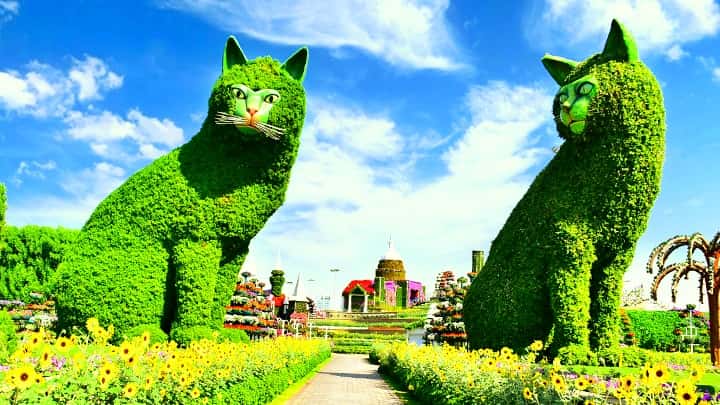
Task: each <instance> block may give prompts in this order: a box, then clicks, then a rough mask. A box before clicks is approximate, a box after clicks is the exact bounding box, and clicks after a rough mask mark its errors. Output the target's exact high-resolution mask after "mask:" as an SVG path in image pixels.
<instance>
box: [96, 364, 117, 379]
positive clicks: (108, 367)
mask: <svg viewBox="0 0 720 405" xmlns="http://www.w3.org/2000/svg"><path fill="white" fill-rule="evenodd" d="M117 374H118V368H117V366H116V365H115V364H113V363H105V364H103V365H102V367H100V376H99V377H106V378H107V379H108V382H109V381H111V380H112V379H114V378H115V376H116V375H117Z"/></svg>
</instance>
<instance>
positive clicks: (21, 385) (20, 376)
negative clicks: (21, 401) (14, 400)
mask: <svg viewBox="0 0 720 405" xmlns="http://www.w3.org/2000/svg"><path fill="white" fill-rule="evenodd" d="M13 373H14V378H13V380H14V381H13V385H14V386H15V387H16V388H18V389H20V390H24V389H27V388H29V387H31V386H32V385H33V384H35V376H36V375H37V374H36V373H35V370H34V369H33V368H32V366H30V365H24V366H20V367H18V368H16V369H15V370H14V371H13Z"/></svg>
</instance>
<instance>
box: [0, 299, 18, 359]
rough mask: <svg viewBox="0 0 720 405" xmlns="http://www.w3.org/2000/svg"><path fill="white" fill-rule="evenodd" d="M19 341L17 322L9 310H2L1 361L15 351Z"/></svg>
mask: <svg viewBox="0 0 720 405" xmlns="http://www.w3.org/2000/svg"><path fill="white" fill-rule="evenodd" d="M17 342H18V338H17V334H16V333H15V322H13V320H12V317H10V314H8V312H7V311H0V361H5V360H7V358H8V356H9V355H10V354H11V353H13V352H14V351H15V348H16V347H17Z"/></svg>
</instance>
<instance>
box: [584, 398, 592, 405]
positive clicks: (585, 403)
mask: <svg viewBox="0 0 720 405" xmlns="http://www.w3.org/2000/svg"><path fill="white" fill-rule="evenodd" d="M583 405H595V401H593V400H592V399H587V400H585V402H583Z"/></svg>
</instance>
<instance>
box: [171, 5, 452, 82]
mask: <svg viewBox="0 0 720 405" xmlns="http://www.w3.org/2000/svg"><path fill="white" fill-rule="evenodd" d="M163 4H164V5H165V6H166V7H169V8H174V9H178V10H183V11H186V12H189V13H192V14H196V15H198V16H200V17H202V18H204V19H206V20H208V21H210V22H211V23H213V24H215V25H217V26H219V27H221V28H222V29H223V30H227V31H229V32H242V33H244V34H246V35H249V36H251V37H255V38H258V39H261V40H264V41H269V42H275V43H280V44H289V45H292V44H296V45H297V44H304V45H310V46H323V47H328V48H331V49H337V48H341V47H354V48H359V49H361V50H364V51H366V52H369V53H371V54H373V55H375V56H377V57H379V58H382V59H385V60H386V61H388V62H390V63H392V64H394V65H397V66H400V67H404V68H410V69H425V68H427V69H441V70H452V69H458V68H461V67H462V66H463V64H462V63H460V62H458V61H457V58H458V49H457V47H456V45H455V41H454V40H453V38H452V35H451V34H450V30H449V28H448V25H449V24H448V20H447V17H446V12H447V9H448V6H449V0H424V1H416V0H339V1H331V2H319V1H314V0H295V1H287V0H281V1H273V2H264V3H263V5H262V7H257V6H256V5H254V4H251V3H243V2H236V1H229V0H202V1H197V0H193V1H190V0H169V1H165V2H164V3H163Z"/></svg>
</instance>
